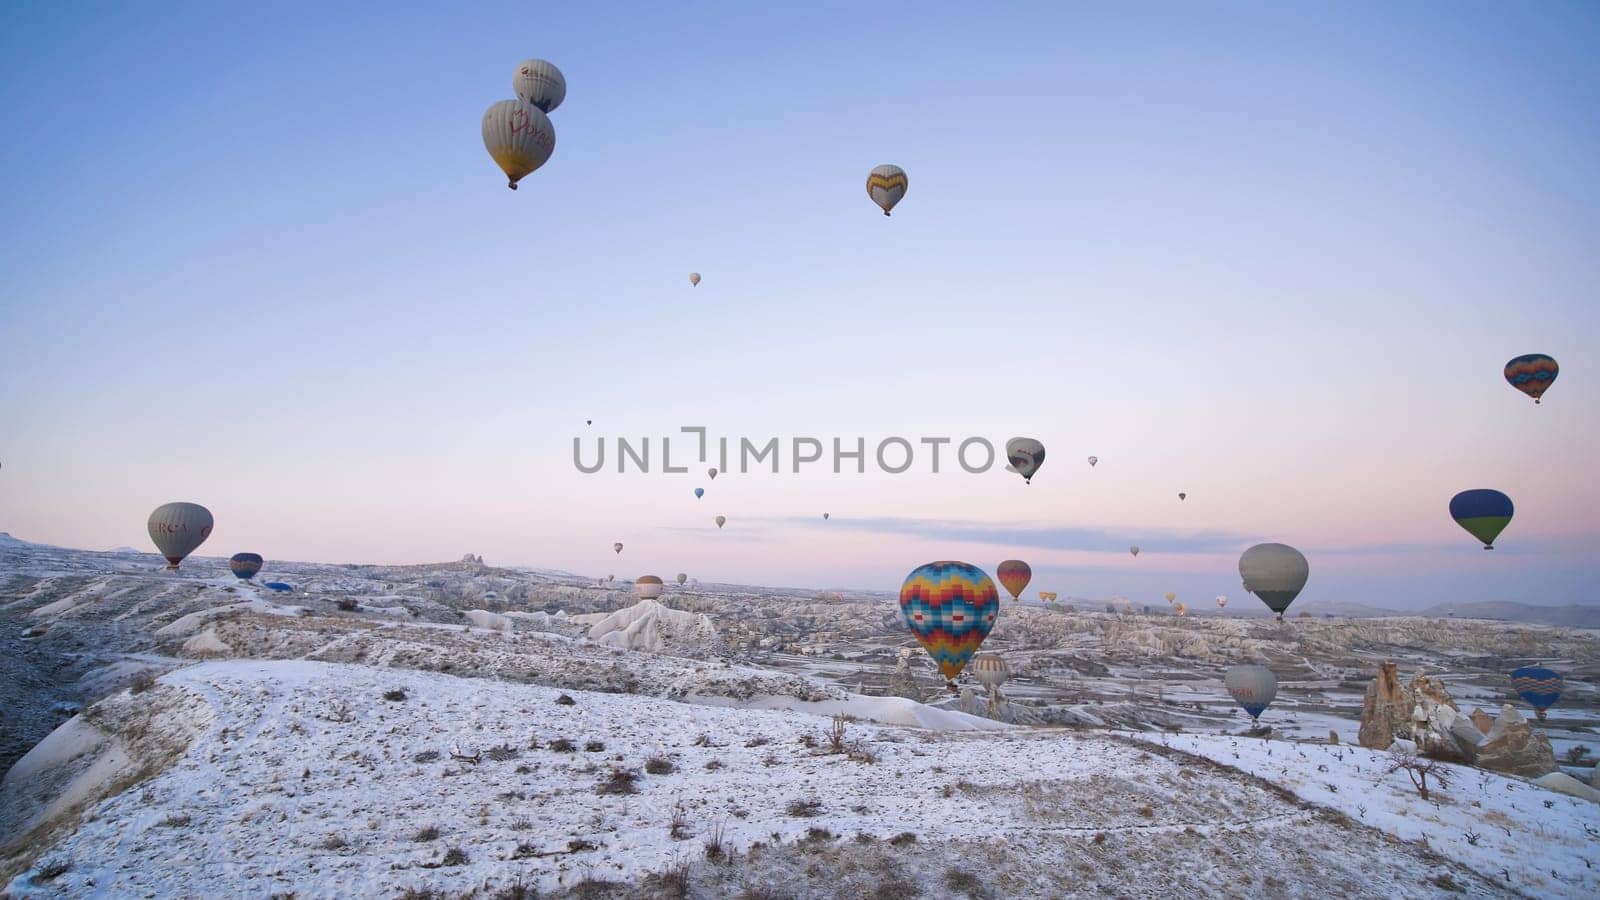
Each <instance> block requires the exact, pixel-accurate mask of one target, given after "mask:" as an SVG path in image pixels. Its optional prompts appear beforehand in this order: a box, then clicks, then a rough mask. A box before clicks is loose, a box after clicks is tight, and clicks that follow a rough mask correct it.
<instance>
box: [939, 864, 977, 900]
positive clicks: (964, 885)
mask: <svg viewBox="0 0 1600 900" xmlns="http://www.w3.org/2000/svg"><path fill="white" fill-rule="evenodd" d="M944 886H945V887H947V888H949V889H950V890H951V891H952V892H953V893H957V894H964V895H965V896H968V897H982V896H984V890H983V880H982V879H980V878H979V877H978V876H977V875H974V874H973V873H971V872H968V871H967V870H966V869H960V868H953V869H946V870H945V872H944Z"/></svg>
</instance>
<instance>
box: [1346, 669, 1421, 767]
mask: <svg viewBox="0 0 1600 900" xmlns="http://www.w3.org/2000/svg"><path fill="white" fill-rule="evenodd" d="M1406 694H1407V691H1406V689H1405V688H1404V687H1403V686H1402V685H1401V684H1400V670H1399V667H1398V666H1396V665H1395V664H1394V663H1392V662H1386V663H1382V664H1381V665H1379V666H1378V677H1377V678H1374V679H1373V680H1372V683H1371V684H1369V685H1367V694H1366V697H1365V698H1364V699H1363V700H1362V702H1361V731H1360V733H1359V735H1358V737H1357V740H1358V741H1359V742H1360V744H1361V746H1363V747H1367V748H1370V749H1373V750H1387V749H1389V745H1390V744H1393V743H1394V741H1395V738H1400V737H1406V736H1408V735H1409V734H1410V733H1411V721H1410V720H1411V709H1412V706H1413V703H1412V702H1411V698H1410V697H1408V696H1406Z"/></svg>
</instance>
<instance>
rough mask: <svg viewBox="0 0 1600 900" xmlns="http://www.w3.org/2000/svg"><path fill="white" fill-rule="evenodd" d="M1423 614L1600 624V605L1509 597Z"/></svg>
mask: <svg viewBox="0 0 1600 900" xmlns="http://www.w3.org/2000/svg"><path fill="white" fill-rule="evenodd" d="M1421 615H1424V616H1434V617H1437V618H1441V619H1442V618H1447V617H1449V616H1451V615H1454V616H1455V617H1456V618H1458V619H1501V620H1504V621H1507V622H1526V623H1529V624H1537V625H1565V626H1568V627H1573V628H1600V608H1597V607H1593V606H1577V605H1573V604H1569V605H1567V606H1535V605H1533V604H1531V603H1516V602H1513V601H1510V600H1484V601H1480V602H1477V603H1440V604H1436V605H1434V606H1430V607H1428V608H1427V609H1425V610H1423V611H1422V613H1421Z"/></svg>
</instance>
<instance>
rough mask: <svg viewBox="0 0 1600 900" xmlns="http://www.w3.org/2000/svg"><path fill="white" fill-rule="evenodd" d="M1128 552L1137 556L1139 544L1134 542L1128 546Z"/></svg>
mask: <svg viewBox="0 0 1600 900" xmlns="http://www.w3.org/2000/svg"><path fill="white" fill-rule="evenodd" d="M1128 552H1129V553H1132V554H1133V555H1134V556H1138V555H1139V545H1138V544H1134V545H1133V546H1132V547H1129V548H1128Z"/></svg>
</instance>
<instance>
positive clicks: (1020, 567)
mask: <svg viewBox="0 0 1600 900" xmlns="http://www.w3.org/2000/svg"><path fill="white" fill-rule="evenodd" d="M995 574H996V575H998V576H1000V583H1001V584H1003V585H1005V588H1006V590H1007V591H1010V592H1011V599H1013V600H1016V599H1019V598H1020V597H1021V596H1022V592H1023V591H1024V590H1026V589H1027V587H1028V582H1030V581H1032V580H1033V569H1031V568H1029V567H1028V564H1027V563H1025V562H1023V561H1022V560H1020V559H1008V560H1006V561H1005V562H1003V563H1001V564H1000V566H999V568H997V569H995Z"/></svg>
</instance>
